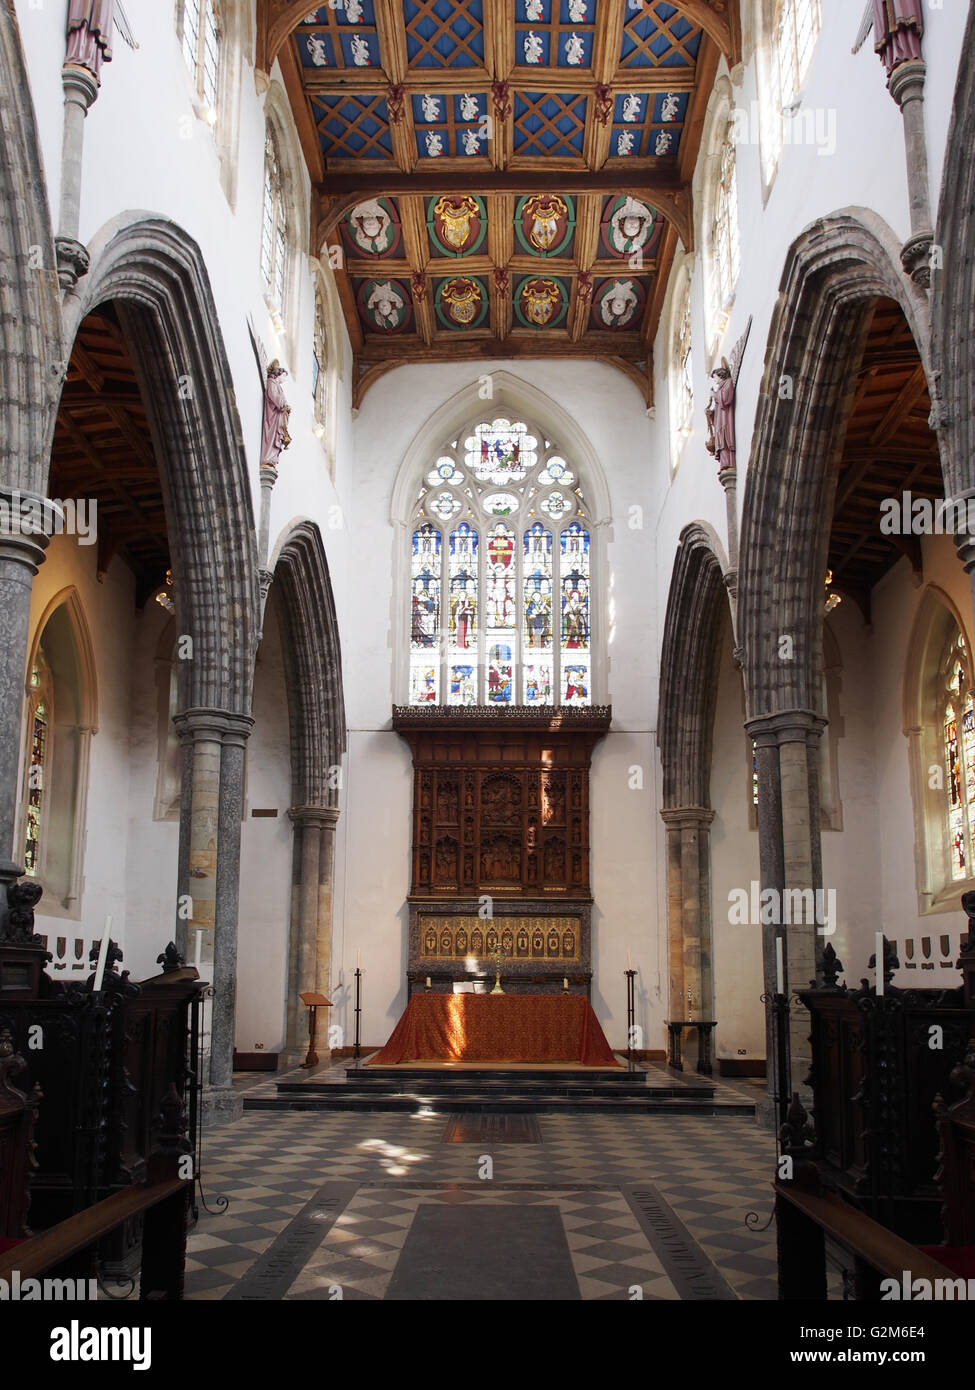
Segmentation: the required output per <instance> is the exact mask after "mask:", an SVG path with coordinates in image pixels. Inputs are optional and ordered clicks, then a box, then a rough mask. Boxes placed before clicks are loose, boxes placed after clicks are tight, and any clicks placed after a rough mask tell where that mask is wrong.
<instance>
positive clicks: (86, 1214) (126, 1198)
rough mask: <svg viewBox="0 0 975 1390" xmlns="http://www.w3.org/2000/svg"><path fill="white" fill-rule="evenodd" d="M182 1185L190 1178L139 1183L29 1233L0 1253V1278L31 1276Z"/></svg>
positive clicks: (49, 1267)
mask: <svg viewBox="0 0 975 1390" xmlns="http://www.w3.org/2000/svg"><path fill="white" fill-rule="evenodd" d="M184 1187H192V1180H191V1179H189V1178H165V1179H163V1181H161V1182H154V1183H139V1184H137V1185H133V1186H132V1187H127V1188H125V1190H124V1191H122V1192H116V1193H114V1194H113V1196H111V1197H105V1198H104V1199H103V1200H102V1201H101V1202H96V1203H95V1204H94V1206H91V1207H89V1208H88V1209H87V1210H86V1211H80V1212H78V1213H77V1215H75V1216H69V1217H68V1218H67V1220H66V1221H59V1222H58V1224H57V1225H56V1226H52V1227H51V1228H50V1230H48V1231H42V1232H41V1233H40V1235H36V1236H31V1238H30V1239H29V1240H25V1241H24V1242H23V1244H22V1245H15V1246H14V1247H13V1248H12V1249H11V1250H8V1251H7V1252H6V1253H5V1254H3V1255H0V1278H7V1277H8V1276H9V1275H11V1274H12V1273H13V1271H14V1270H15V1269H16V1270H19V1271H20V1276H21V1278H22V1279H28V1278H35V1277H36V1276H37V1275H39V1274H43V1273H44V1271H45V1270H47V1269H51V1268H52V1267H53V1266H55V1265H59V1264H61V1262H62V1261H63V1260H66V1259H68V1258H69V1256H71V1255H74V1254H76V1253H77V1252H78V1251H79V1250H84V1249H85V1247H86V1246H88V1245H93V1244H94V1242H95V1241H96V1240H100V1239H101V1238H102V1236H105V1235H108V1233H109V1231H114V1230H115V1228H116V1226H121V1225H122V1223H123V1221H127V1220H128V1219H129V1217H130V1216H138V1215H139V1214H140V1213H141V1212H144V1211H148V1210H149V1209H150V1207H154V1206H156V1205H157V1203H159V1202H164V1201H165V1200H166V1198H167V1197H172V1196H175V1194H176V1193H177V1192H179V1191H180V1189H181V1188H184Z"/></svg>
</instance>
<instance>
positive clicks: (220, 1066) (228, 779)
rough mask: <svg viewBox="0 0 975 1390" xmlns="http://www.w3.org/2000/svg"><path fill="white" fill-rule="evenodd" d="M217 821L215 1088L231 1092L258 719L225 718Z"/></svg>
mask: <svg viewBox="0 0 975 1390" xmlns="http://www.w3.org/2000/svg"><path fill="white" fill-rule="evenodd" d="M224 719H225V727H224V731H223V738H222V745H221V755H220V798H219V815H218V821H217V864H216V902H215V915H214V932H213V990H214V994H213V1014H212V1021H211V1025H210V1086H211V1088H212V1089H213V1090H215V1091H226V1092H229V1091H230V1090H231V1087H232V1084H233V1070H234V1019H235V1002H236V996H237V915H238V909H239V905H240V823H241V819H242V817H243V813H244V750H245V748H246V746H247V736H248V734H249V733H250V731H251V729H252V728H253V725H254V721H253V719H251V718H250V717H249V716H247V715H240V714H236V715H235V714H227V715H225V716H224Z"/></svg>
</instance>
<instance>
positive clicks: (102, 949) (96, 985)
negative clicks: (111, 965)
mask: <svg viewBox="0 0 975 1390" xmlns="http://www.w3.org/2000/svg"><path fill="white" fill-rule="evenodd" d="M111 930H112V919H111V917H106V918H105V934H104V936H103V937H102V944H101V945H100V946H99V948H98V965H97V966H96V967H95V979H94V981H93V983H92V990H93V992H94V993H95V994H97V993H98V991H99V990H100V989H101V987H102V980H103V978H104V976H105V957H106V956H107V955H108V934H109V932H110V931H111Z"/></svg>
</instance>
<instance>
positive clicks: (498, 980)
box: [491, 951, 504, 994]
mask: <svg viewBox="0 0 975 1390" xmlns="http://www.w3.org/2000/svg"><path fill="white" fill-rule="evenodd" d="M497 962H498V967H497V970H496V972H495V976H494V989H492V991H491V993H492V994H504V990H503V989H502V988H501V952H500V951H499V952H498V954H497Z"/></svg>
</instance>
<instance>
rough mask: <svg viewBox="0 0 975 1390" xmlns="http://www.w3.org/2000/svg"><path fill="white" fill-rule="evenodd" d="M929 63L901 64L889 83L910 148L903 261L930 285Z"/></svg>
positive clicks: (917, 278)
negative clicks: (908, 211) (926, 100)
mask: <svg viewBox="0 0 975 1390" xmlns="http://www.w3.org/2000/svg"><path fill="white" fill-rule="evenodd" d="M926 73H927V66H926V64H925V62H924V59H923V58H916V59H913V60H911V61H910V62H907V63H900V64H899V65H898V66H897V67H896V68H894V70H893V72H892V73H891V74H890V78H889V79H888V82H887V86H888V88H889V89H890V94H891V96H892V97H893V98H894V100H895V101H896V102H897V105H898V106H899V107H900V109H901V115H902V116H903V118H904V144H905V147H906V151H907V193H908V198H909V200H910V207H911V235H910V238H909V239H908V240H907V241H906V242H905V243H904V246H903V248H902V249H901V262H902V263H903V266H904V269H905V270H906V271H907V272H908V274H909V275H910V276H911V278H912V279H913V280H914V282H915V284H918V285H921V286H923V287H925V288H927V286H929V285H930V284H931V247H932V245H933V243H934V232H933V230H932V227H931V198H930V193H929V189H928V147H927V141H926V140H925V136H924V80H925V75H926Z"/></svg>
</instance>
